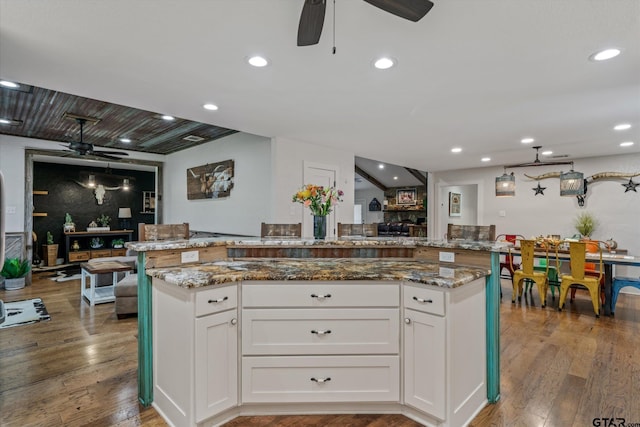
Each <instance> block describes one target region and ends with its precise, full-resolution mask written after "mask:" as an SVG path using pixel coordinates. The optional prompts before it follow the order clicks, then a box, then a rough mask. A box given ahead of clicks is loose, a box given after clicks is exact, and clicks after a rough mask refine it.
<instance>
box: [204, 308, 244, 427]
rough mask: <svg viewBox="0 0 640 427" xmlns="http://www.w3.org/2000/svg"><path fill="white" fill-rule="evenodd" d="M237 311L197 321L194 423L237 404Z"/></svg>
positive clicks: (205, 317)
mask: <svg viewBox="0 0 640 427" xmlns="http://www.w3.org/2000/svg"><path fill="white" fill-rule="evenodd" d="M237 323H238V319H237V313H236V310H230V311H225V312H222V313H217V314H210V315H208V316H204V317H201V318H198V319H196V336H195V339H196V343H195V344H196V353H195V372H196V378H195V382H196V384H195V385H196V396H195V397H196V421H202V420H204V419H207V418H209V417H212V416H214V415H216V414H218V413H219V412H222V411H223V410H225V409H228V408H232V407H234V406H236V405H237V404H238V329H237Z"/></svg>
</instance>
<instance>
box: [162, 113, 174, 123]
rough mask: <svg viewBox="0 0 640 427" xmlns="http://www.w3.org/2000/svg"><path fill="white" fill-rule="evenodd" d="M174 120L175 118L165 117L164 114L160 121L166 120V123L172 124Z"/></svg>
mask: <svg viewBox="0 0 640 427" xmlns="http://www.w3.org/2000/svg"><path fill="white" fill-rule="evenodd" d="M175 119H176V118H175V117H173V116H169V115H167V114H165V115H163V116H162V120H166V121H168V122H172V121H174V120H175Z"/></svg>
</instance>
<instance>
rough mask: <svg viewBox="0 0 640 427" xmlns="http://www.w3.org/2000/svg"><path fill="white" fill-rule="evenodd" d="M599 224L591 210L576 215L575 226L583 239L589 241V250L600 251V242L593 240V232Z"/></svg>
mask: <svg viewBox="0 0 640 427" xmlns="http://www.w3.org/2000/svg"><path fill="white" fill-rule="evenodd" d="M597 225H598V220H597V219H596V217H595V216H593V215H592V214H591V213H589V212H582V213H581V214H579V215H578V216H577V217H576V220H575V223H574V226H575V228H576V230H578V233H580V235H581V236H582V240H583V241H584V242H586V243H587V252H597V251H598V243H597V242H593V241H592V240H591V234H592V233H593V231H594V230H595V229H596V226H597Z"/></svg>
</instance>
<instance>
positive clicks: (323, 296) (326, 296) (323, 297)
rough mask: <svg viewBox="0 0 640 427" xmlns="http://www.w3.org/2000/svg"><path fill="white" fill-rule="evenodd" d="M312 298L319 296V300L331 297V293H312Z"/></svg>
mask: <svg viewBox="0 0 640 427" xmlns="http://www.w3.org/2000/svg"><path fill="white" fill-rule="evenodd" d="M311 298H317V299H318V301H322V300H323V299H325V298H331V294H325V295H322V294H320V295H316V294H311Z"/></svg>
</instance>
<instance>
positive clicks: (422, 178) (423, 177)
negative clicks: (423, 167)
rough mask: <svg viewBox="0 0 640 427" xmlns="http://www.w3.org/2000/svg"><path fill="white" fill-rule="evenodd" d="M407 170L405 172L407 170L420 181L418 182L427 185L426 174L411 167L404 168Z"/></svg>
mask: <svg viewBox="0 0 640 427" xmlns="http://www.w3.org/2000/svg"><path fill="white" fill-rule="evenodd" d="M405 169H406V170H407V172H409V173H410V174H411V175H413V176H414V177H416V179H417V180H418V181H420V183H421V184H422V185H424V186H425V187H426V186H427V175H426V174H422V172H420V171H419V170H417V169H411V168H405Z"/></svg>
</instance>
